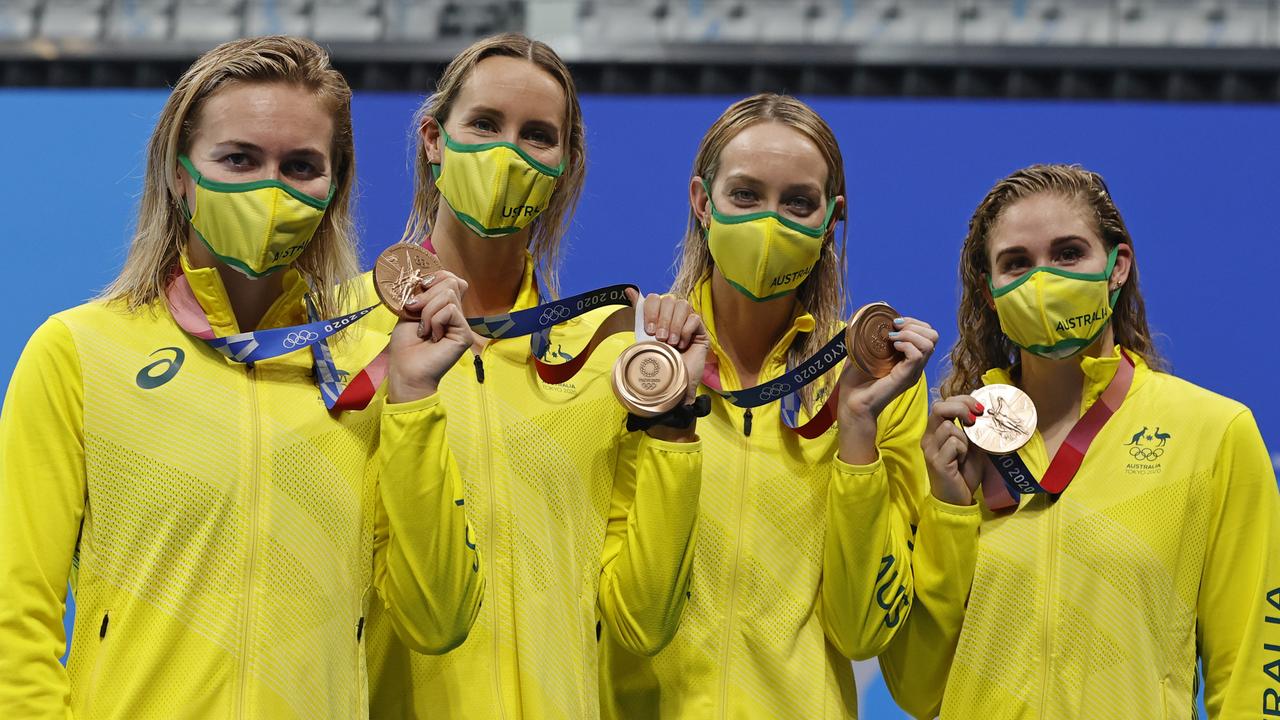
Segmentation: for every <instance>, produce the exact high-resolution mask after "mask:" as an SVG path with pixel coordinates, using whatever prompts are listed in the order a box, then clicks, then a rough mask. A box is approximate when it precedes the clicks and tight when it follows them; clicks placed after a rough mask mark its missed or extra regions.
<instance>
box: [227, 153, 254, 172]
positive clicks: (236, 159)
mask: <svg viewBox="0 0 1280 720" xmlns="http://www.w3.org/2000/svg"><path fill="white" fill-rule="evenodd" d="M222 163H223V164H224V165H227V166H229V167H232V168H236V169H238V170H242V169H245V168H249V167H252V166H253V161H251V160H250V159H249V156H248V155H246V154H244V153H231V154H229V155H227V156H225V157H223V158H222Z"/></svg>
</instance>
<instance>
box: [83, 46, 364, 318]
mask: <svg viewBox="0 0 1280 720" xmlns="http://www.w3.org/2000/svg"><path fill="white" fill-rule="evenodd" d="M237 82H246V83H288V84H291V85H298V86H301V87H304V88H306V89H308V90H310V91H312V92H314V93H315V96H316V97H317V98H318V99H319V100H320V101H321V102H322V103H323V105H324V106H325V107H326V109H328V110H329V111H330V112H332V113H333V147H332V150H331V162H332V164H333V172H332V176H333V178H334V181H335V183H336V190H335V192H334V196H333V200H332V201H331V202H330V204H329V207H328V209H327V210H326V211H325V214H324V218H323V219H322V220H321V222H320V226H319V228H317V229H316V232H315V235H314V236H312V239H311V242H310V243H309V244H308V245H307V248H306V250H304V251H303V253H302V254H301V255H300V256H299V257H298V259H297V260H296V261H295V262H294V263H293V267H295V268H297V269H298V270H299V271H300V272H301V273H302V275H303V277H304V278H306V280H307V283H308V284H309V285H310V287H311V290H312V293H313V298H314V300H315V302H316V305H317V310H318V311H319V312H320V313H321V314H322V315H323V316H324V317H332V316H333V315H334V314H336V313H337V312H338V310H339V308H340V307H341V303H340V300H339V298H338V295H339V292H340V291H339V289H338V285H339V284H340V283H341V282H342V281H344V280H347V279H349V278H351V277H354V276H355V275H356V273H357V272H358V270H359V260H358V258H357V255H356V247H355V230H354V227H353V225H352V220H351V192H352V186H353V185H354V180H355V173H356V162H355V145H354V142H353V139H352V134H351V88H350V87H349V86H348V85H347V81H346V80H345V79H344V78H343V77H342V75H341V73H339V72H338V71H337V70H334V69H333V67H332V66H331V65H330V64H329V56H328V55H327V54H326V53H325V51H324V50H323V49H321V47H320V46H319V45H317V44H315V43H314V42H311V41H310V40H304V39H301V38H294V37H285V36H271V37H260V38H252V39H247V40H233V41H231V42H227V43H223V44H222V45H219V46H218V47H216V48H214V49H212V50H210V51H209V52H207V53H205V54H204V55H201V56H200V58H199V59H197V60H196V61H195V62H194V63H192V64H191V67H190V68H187V71H186V72H185V73H183V74H182V77H181V78H180V79H179V80H178V84H177V85H175V86H174V88H173V92H172V93H170V94H169V99H168V100H166V101H165V104H164V109H162V110H161V111H160V119H159V120H158V121H157V122H156V128H155V130H154V131H153V132H152V133H151V140H150V141H149V142H148V143H147V169H146V175H145V177H144V179H143V186H142V201H141V204H140V207H139V209H138V223H137V228H136V229H135V231H134V235H133V242H132V244H131V245H130V247H129V256H128V258H127V259H126V260H125V263H124V267H123V268H122V269H121V271H120V275H119V276H118V277H116V279H115V280H114V281H113V282H112V283H111V284H110V285H108V286H107V287H106V289H104V290H103V291H102V294H101V295H100V298H101V299H105V300H110V301H120V302H123V303H125V304H126V306H127V307H128V308H129V309H130V310H137V309H140V308H142V307H144V306H147V305H149V304H151V303H152V302H154V301H156V300H157V299H159V298H160V297H162V296H163V295H164V292H165V286H166V285H167V284H168V282H169V278H170V276H171V275H172V273H173V272H174V269H175V267H176V266H177V263H178V258H179V257H180V256H181V255H182V254H183V253H185V252H186V243H187V238H188V236H189V234H188V233H189V224H188V220H187V217H186V215H185V214H184V212H183V210H182V205H181V198H182V190H181V188H180V187H179V185H178V178H177V168H178V156H179V155H181V154H184V153H186V152H187V150H188V149H189V146H190V143H191V138H192V136H193V135H194V134H195V131H196V128H197V124H198V122H199V120H200V110H201V107H202V104H203V103H204V101H205V100H207V99H209V98H210V97H211V96H212V95H213V94H214V93H216V92H217V91H218V90H220V89H221V88H223V87H225V86H227V85H228V84H231V83H237Z"/></svg>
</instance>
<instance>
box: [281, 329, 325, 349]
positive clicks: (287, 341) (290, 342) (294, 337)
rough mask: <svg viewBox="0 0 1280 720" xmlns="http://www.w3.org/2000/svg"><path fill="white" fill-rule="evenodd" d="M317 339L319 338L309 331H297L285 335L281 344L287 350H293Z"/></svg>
mask: <svg viewBox="0 0 1280 720" xmlns="http://www.w3.org/2000/svg"><path fill="white" fill-rule="evenodd" d="M318 339H320V336H319V335H317V334H315V333H314V332H311V331H310V330H299V331H298V332H291V333H289V334H288V335H286V336H285V338H284V342H283V343H282V344H283V345H284V346H285V347H287V348H295V347H299V346H302V345H306V344H307V343H309V342H313V341H315V340H318Z"/></svg>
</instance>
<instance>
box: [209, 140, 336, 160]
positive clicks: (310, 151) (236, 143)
mask: <svg viewBox="0 0 1280 720" xmlns="http://www.w3.org/2000/svg"><path fill="white" fill-rule="evenodd" d="M227 145H230V146H232V147H234V148H236V149H237V150H242V151H245V152H254V153H260V154H265V153H264V151H263V149H262V148H261V147H258V146H257V145H255V144H253V143H251V142H249V141H247V140H224V141H222V142H220V143H214V146H213V147H214V148H221V147H224V146H227ZM285 155H306V156H310V157H317V158H322V157H324V152H323V151H322V150H319V149H317V148H313V147H306V146H304V147H300V148H294V149H292V150H289V151H288V152H286V153H285Z"/></svg>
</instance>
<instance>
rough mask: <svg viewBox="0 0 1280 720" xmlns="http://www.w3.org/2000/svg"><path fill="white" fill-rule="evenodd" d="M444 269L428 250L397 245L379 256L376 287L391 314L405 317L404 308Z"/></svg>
mask: <svg viewBox="0 0 1280 720" xmlns="http://www.w3.org/2000/svg"><path fill="white" fill-rule="evenodd" d="M441 267H442V265H441V264H440V260H439V259H438V258H437V257H436V256H435V255H433V254H431V253H430V252H428V251H427V250H426V249H425V248H423V247H422V246H420V245H416V244H413V243H396V244H395V245H392V246H391V247H389V248H387V249H386V250H383V251H382V254H381V255H379V256H378V261H377V262H376V263H374V266H373V287H374V289H375V290H376V291H377V293H378V299H380V300H382V304H383V305H386V306H387V308H389V309H390V310H391V312H393V313H395V314H396V315H399V316H400V317H405V314H404V306H405V304H406V303H408V302H409V300H410V299H412V298H413V296H414V295H416V294H418V293H419V292H420V291H421V290H422V288H423V286H425V285H427V284H429V283H430V282H431V280H432V279H434V277H435V273H437V272H438V271H439V270H440V268H441Z"/></svg>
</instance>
